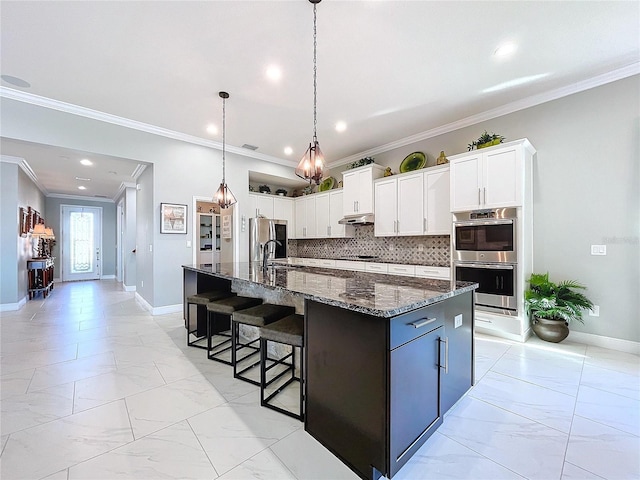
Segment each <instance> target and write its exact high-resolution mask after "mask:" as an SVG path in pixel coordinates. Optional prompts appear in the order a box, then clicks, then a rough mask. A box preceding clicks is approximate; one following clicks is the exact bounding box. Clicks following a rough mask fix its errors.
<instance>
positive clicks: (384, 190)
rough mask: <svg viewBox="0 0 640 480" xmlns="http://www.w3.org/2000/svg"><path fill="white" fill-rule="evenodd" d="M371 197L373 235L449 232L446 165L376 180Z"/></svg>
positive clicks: (447, 171)
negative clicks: (372, 205)
mask: <svg viewBox="0 0 640 480" xmlns="http://www.w3.org/2000/svg"><path fill="white" fill-rule="evenodd" d="M374 197H375V226H374V233H375V236H376V237H389V236H396V235H398V236H409V235H411V236H415V235H443V234H444V235H448V234H450V233H451V212H450V210H449V167H448V166H444V167H432V169H429V170H428V171H420V172H417V173H415V172H414V173H406V174H401V175H394V176H393V177H387V178H383V179H379V180H376V181H375V182H374Z"/></svg>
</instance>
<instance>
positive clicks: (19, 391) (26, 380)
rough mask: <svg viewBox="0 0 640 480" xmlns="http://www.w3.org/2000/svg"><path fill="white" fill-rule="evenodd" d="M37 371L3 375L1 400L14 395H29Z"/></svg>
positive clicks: (1, 379)
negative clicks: (28, 390)
mask: <svg viewBox="0 0 640 480" xmlns="http://www.w3.org/2000/svg"><path fill="white" fill-rule="evenodd" d="M35 371H36V369H35V368H30V369H28V370H20V371H19V372H15V373H10V374H8V375H2V376H1V377H0V399H1V400H3V399H5V398H8V397H11V396H13V395H23V394H25V393H27V389H28V388H29V384H30V383H31V378H32V377H33V374H34V372H35Z"/></svg>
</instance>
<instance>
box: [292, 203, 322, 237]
mask: <svg viewBox="0 0 640 480" xmlns="http://www.w3.org/2000/svg"><path fill="white" fill-rule="evenodd" d="M294 204H295V224H296V225H295V232H296V236H295V238H297V239H304V238H317V234H316V198H315V195H305V196H302V197H298V198H296V200H295V202H294Z"/></svg>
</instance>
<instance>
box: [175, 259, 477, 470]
mask: <svg viewBox="0 0 640 480" xmlns="http://www.w3.org/2000/svg"><path fill="white" fill-rule="evenodd" d="M213 285H215V287H216V288H220V287H225V288H229V289H230V290H232V291H236V292H242V294H243V295H247V294H250V295H252V296H255V297H261V298H265V299H268V301H270V302H273V298H282V299H288V301H287V303H288V304H295V303H296V299H297V300H301V302H300V305H301V307H300V308H302V309H303V310H304V315H305V344H304V352H305V370H306V371H305V376H306V380H305V383H304V388H305V405H306V412H305V430H307V432H309V433H310V434H311V435H312V436H313V437H314V438H316V439H317V440H318V441H319V442H320V443H322V444H323V445H324V446H325V447H326V448H328V449H329V450H330V451H331V452H332V453H334V454H335V455H336V456H337V457H338V458H340V459H341V460H342V461H343V462H344V463H345V464H346V465H347V466H349V468H351V469H352V470H353V471H354V472H355V473H357V474H358V475H359V476H360V477H362V478H366V479H377V478H380V477H381V476H383V475H384V476H387V477H388V478H391V477H393V475H395V474H396V473H397V472H398V471H399V470H400V468H401V467H402V466H403V465H404V464H405V463H406V462H407V461H408V460H409V458H411V456H412V455H413V454H414V453H415V452H416V451H417V450H418V449H419V448H420V446H421V445H422V444H423V443H424V442H425V441H426V440H427V438H429V436H430V435H431V434H432V433H433V432H434V431H435V430H436V429H437V428H438V426H440V425H441V424H442V418H443V416H444V414H445V413H446V411H447V410H449V408H451V406H453V404H454V403H455V402H457V401H458V399H459V398H460V397H462V396H463V395H464V394H465V393H466V392H467V390H468V389H469V388H470V387H471V385H473V381H474V378H473V375H474V373H473V348H474V347H473V328H474V314H473V312H474V303H473V290H474V289H475V288H476V287H477V284H472V283H464V282H458V283H457V284H455V285H454V284H453V283H452V282H449V281H444V280H430V279H423V278H413V277H400V276H395V275H384V274H374V273H364V272H351V271H345V270H330V269H321V268H313V267H296V266H287V265H277V266H275V267H270V268H269V269H268V270H267V271H266V272H263V271H262V269H261V268H260V267H259V266H255V267H254V266H253V265H250V264H248V263H235V264H215V265H213V267H208V266H203V267H200V266H196V265H191V266H184V298H185V299H186V297H187V296H189V295H192V294H193V293H197V292H203V291H206V290H207V288H211V287H212V286H213ZM291 299H293V300H291ZM292 302H293V303H292ZM185 309H186V302H185ZM185 315H186V310H185Z"/></svg>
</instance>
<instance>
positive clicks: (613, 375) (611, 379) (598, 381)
mask: <svg viewBox="0 0 640 480" xmlns="http://www.w3.org/2000/svg"><path fill="white" fill-rule="evenodd" d="M580 384H581V385H585V386H588V387H592V388H597V389H598V390H604V391H605V392H610V393H615V394H617V395H622V396H623V397H629V398H633V399H635V400H640V378H639V377H638V376H637V375H629V374H628V373H623V372H618V371H616V370H609V369H607V368H600V367H596V366H593V365H589V364H587V365H585V366H584V368H583V370H582V378H581V380H580Z"/></svg>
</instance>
